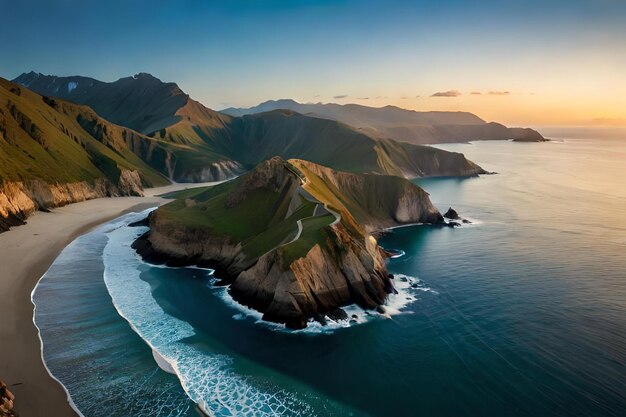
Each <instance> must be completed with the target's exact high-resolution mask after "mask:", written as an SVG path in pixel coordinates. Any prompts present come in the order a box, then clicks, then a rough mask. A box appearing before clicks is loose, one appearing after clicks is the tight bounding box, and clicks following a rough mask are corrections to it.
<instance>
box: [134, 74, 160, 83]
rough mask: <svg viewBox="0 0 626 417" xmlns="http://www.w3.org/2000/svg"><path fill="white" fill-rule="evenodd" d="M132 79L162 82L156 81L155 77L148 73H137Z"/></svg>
mask: <svg viewBox="0 0 626 417" xmlns="http://www.w3.org/2000/svg"><path fill="white" fill-rule="evenodd" d="M133 79H135V80H154V81H158V82H162V81H161V80H160V79H158V78H157V77H155V76H154V75H152V74H150V73H148V72H138V73H137V74H135V75H133Z"/></svg>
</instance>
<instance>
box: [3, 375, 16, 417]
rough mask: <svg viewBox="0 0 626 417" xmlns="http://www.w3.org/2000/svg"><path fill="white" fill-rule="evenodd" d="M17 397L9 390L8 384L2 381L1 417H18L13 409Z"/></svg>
mask: <svg viewBox="0 0 626 417" xmlns="http://www.w3.org/2000/svg"><path fill="white" fill-rule="evenodd" d="M14 399H15V397H14V396H13V393H12V392H11V391H9V389H8V388H7V386H6V384H5V383H4V382H2V381H0V417H17V414H16V413H15V412H14V411H13V400H14Z"/></svg>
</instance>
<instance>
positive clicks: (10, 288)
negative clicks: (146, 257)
mask: <svg viewBox="0 0 626 417" xmlns="http://www.w3.org/2000/svg"><path fill="white" fill-rule="evenodd" d="M214 184H215V183H204V184H173V185H168V186H165V187H158V188H152V189H146V190H145V194H146V197H113V198H99V199H94V200H88V201H83V202H79V203H74V204H69V205H67V206H64V207H60V208H56V209H53V210H51V212H49V213H46V212H39V211H38V212H36V213H35V214H33V215H32V216H30V217H29V218H28V219H27V223H26V224H25V225H22V226H16V227H14V228H12V229H11V230H9V231H6V232H4V233H0V265H2V270H1V272H0V317H2V319H1V320H0V338H1V340H2V343H0V360H1V362H0V379H2V380H3V381H4V382H5V383H6V384H7V387H8V388H9V389H10V390H11V392H13V394H14V395H15V411H17V412H18V413H19V414H20V416H22V417H30V416H33V417H37V416H42V415H54V416H55V417H70V416H71V417H77V416H78V415H79V414H78V413H77V412H76V411H75V410H74V409H73V407H72V404H71V399H70V397H69V395H68V394H67V391H66V389H65V387H63V385H62V384H60V383H59V382H58V380H56V379H55V378H54V377H53V376H52V375H51V374H50V373H49V372H48V370H47V368H46V365H45V363H44V362H43V351H42V344H41V340H40V336H39V330H38V329H37V327H36V326H35V324H34V307H35V306H34V304H33V303H32V300H31V295H32V292H33V290H34V288H35V287H36V286H37V283H38V282H39V280H40V279H41V277H42V276H43V275H44V274H45V272H46V271H47V270H48V268H49V267H50V265H51V264H52V263H53V262H54V260H55V259H56V258H57V256H58V255H59V254H60V253H61V251H62V250H63V249H64V248H65V247H66V246H67V245H68V244H69V243H71V242H72V241H73V240H74V239H76V238H77V237H78V236H81V235H83V234H85V233H86V232H88V231H89V230H92V229H93V228H95V227H96V226H98V225H100V224H102V223H105V222H107V221H109V220H112V219H114V218H116V217H119V216H121V215H123V214H125V213H129V212H137V211H142V210H145V209H147V208H150V207H156V206H159V205H162V204H164V203H166V202H168V201H170V200H167V199H164V198H161V197H158V196H157V195H158V194H162V193H165V192H171V191H175V190H182V189H185V188H191V187H193V188H195V187H201V186H207V185H214Z"/></svg>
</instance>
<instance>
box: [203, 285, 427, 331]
mask: <svg viewBox="0 0 626 417" xmlns="http://www.w3.org/2000/svg"><path fill="white" fill-rule="evenodd" d="M208 285H210V286H211V287H212V288H213V291H214V293H215V294H216V295H218V296H219V297H220V298H221V299H222V300H224V302H225V303H226V304H228V305H230V306H231V307H233V308H236V309H237V310H239V311H240V313H238V314H235V315H233V319H235V320H244V319H246V318H251V319H252V320H254V322H255V323H256V324H258V325H261V326H265V327H267V328H269V329H272V330H278V331H284V332H289V333H310V334H316V333H332V332H334V331H336V330H339V329H345V328H348V327H352V326H356V325H360V324H365V323H368V322H371V321H373V320H377V319H381V318H392V316H396V315H399V314H410V313H411V312H410V311H409V310H407V307H408V306H409V305H410V304H411V303H413V302H414V301H416V300H417V299H418V297H417V295H418V294H419V292H430V293H432V294H435V295H437V294H438V292H437V291H435V290H433V289H432V288H430V287H427V286H426V285H425V284H424V282H423V281H422V280H421V279H419V278H416V277H412V276H409V275H404V274H397V275H395V279H394V280H393V285H394V287H395V288H396V290H397V292H398V293H397V294H390V295H389V297H388V298H387V301H386V302H385V305H384V306H383V308H384V310H385V311H384V312H383V313H379V312H377V311H374V310H363V309H362V308H361V307H359V306H358V305H356V304H351V305H348V306H345V307H342V309H343V310H344V311H345V312H346V314H347V315H348V318H347V319H345V320H333V319H331V318H330V317H328V316H325V319H326V324H321V323H320V322H319V321H316V320H313V319H310V320H309V322H308V323H307V327H305V328H304V329H298V330H292V329H288V328H287V327H286V326H285V325H284V324H280V323H272V322H268V321H265V320H263V319H262V317H263V314H262V313H260V312H259V311H256V310H254V309H251V308H250V307H247V306H245V305H243V304H240V303H239V302H237V301H236V300H235V299H234V298H233V297H232V296H231V295H230V293H229V292H228V288H227V287H213V286H212V285H213V282H209V283H208Z"/></svg>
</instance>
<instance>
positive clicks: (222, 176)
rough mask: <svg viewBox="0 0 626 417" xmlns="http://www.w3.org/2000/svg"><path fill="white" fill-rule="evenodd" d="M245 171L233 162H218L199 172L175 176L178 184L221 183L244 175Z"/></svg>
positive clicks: (241, 166)
mask: <svg viewBox="0 0 626 417" xmlns="http://www.w3.org/2000/svg"><path fill="white" fill-rule="evenodd" d="M245 171H246V169H245V168H244V167H243V165H241V164H240V163H238V162H235V161H219V162H214V163H212V164H209V165H207V166H205V167H204V168H202V170H200V171H190V172H186V173H184V174H182V175H179V176H177V177H176V178H175V179H176V180H177V181H179V182H210V181H223V180H227V179H229V178H233V177H236V176H238V175H241V174H242V173H244V172H245Z"/></svg>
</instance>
